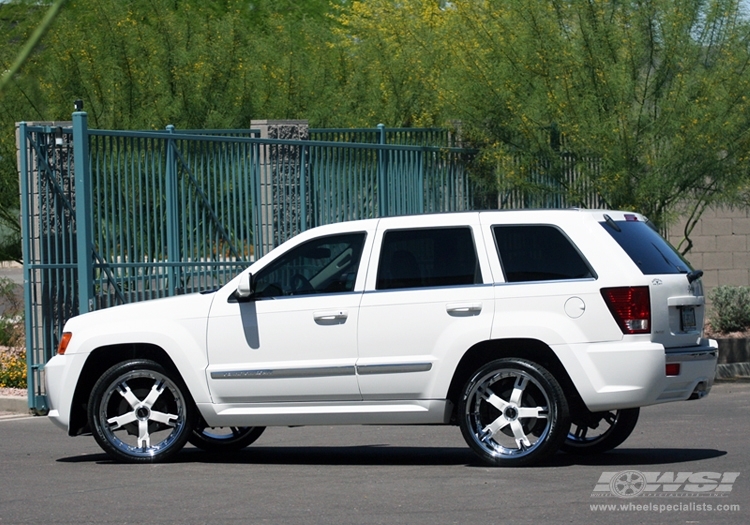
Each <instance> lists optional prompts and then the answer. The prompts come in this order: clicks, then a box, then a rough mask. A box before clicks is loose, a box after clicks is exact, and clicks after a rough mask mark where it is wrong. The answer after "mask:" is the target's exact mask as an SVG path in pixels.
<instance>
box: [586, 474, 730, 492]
mask: <svg viewBox="0 0 750 525" xmlns="http://www.w3.org/2000/svg"><path fill="white" fill-rule="evenodd" d="M739 475H740V473H739V472H641V471H639V470H623V471H621V472H602V475H601V476H600V477H599V481H597V482H596V486H594V491H593V492H592V494H591V497H611V496H616V497H618V498H635V497H636V496H642V497H652V498H655V497H683V498H684V497H701V496H704V497H705V496H711V497H726V496H727V492H731V491H732V485H733V484H734V482H735V480H736V479H737V478H738V477H739Z"/></svg>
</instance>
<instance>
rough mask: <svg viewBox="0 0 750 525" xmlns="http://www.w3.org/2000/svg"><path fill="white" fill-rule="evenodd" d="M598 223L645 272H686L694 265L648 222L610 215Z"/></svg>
mask: <svg viewBox="0 0 750 525" xmlns="http://www.w3.org/2000/svg"><path fill="white" fill-rule="evenodd" d="M601 225H602V227H603V228H604V229H605V230H607V231H608V232H609V234H610V235H611V236H612V237H613V238H614V239H615V240H616V241H617V244H619V245H620V246H622V249H623V250H625V252H626V253H627V254H628V255H629V256H630V258H631V259H632V260H633V262H634V263H635V264H636V265H638V268H640V269H641V271H642V272H643V273H644V275H655V274H665V273H667V274H670V273H688V272H690V271H692V269H693V268H692V267H691V266H690V264H688V262H687V261H686V260H685V259H683V258H682V257H681V256H680V254H679V253H677V251H676V250H675V249H674V248H673V247H672V245H671V244H669V243H668V242H667V241H665V240H664V238H663V237H662V236H661V235H659V234H658V233H657V232H656V231H655V230H654V229H653V228H651V226H650V225H649V224H648V223H645V222H643V221H614V220H611V219H610V220H609V221H608V222H602V223H601Z"/></svg>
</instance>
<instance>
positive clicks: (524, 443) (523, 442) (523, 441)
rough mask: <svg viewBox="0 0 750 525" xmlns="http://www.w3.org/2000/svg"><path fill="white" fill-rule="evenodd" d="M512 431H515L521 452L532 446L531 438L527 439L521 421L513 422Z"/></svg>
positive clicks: (514, 435) (511, 424) (514, 434)
mask: <svg viewBox="0 0 750 525" xmlns="http://www.w3.org/2000/svg"><path fill="white" fill-rule="evenodd" d="M510 429H511V430H512V431H513V437H514V438H516V445H518V448H519V449H521V450H524V449H527V448H529V447H530V446H531V442H530V441H529V438H528V437H526V433H525V432H524V431H523V425H521V422H520V421H519V420H517V419H516V420H515V421H511V423H510Z"/></svg>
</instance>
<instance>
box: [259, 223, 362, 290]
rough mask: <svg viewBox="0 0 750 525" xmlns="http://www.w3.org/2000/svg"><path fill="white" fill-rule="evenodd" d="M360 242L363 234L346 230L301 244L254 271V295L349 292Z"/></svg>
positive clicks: (357, 266)
mask: <svg viewBox="0 0 750 525" xmlns="http://www.w3.org/2000/svg"><path fill="white" fill-rule="evenodd" d="M364 242H365V234H364V233H348V234H344V235H332V236H329V237H321V238H319V239H313V240H311V241H308V242H306V243H303V244H301V245H299V246H297V247H296V248H293V249H292V250H290V251H289V252H288V253H285V254H284V255H282V256H281V257H279V259H278V260H276V261H274V262H273V263H271V264H270V265H269V266H268V267H266V268H264V269H263V270H261V271H260V272H258V275H257V276H256V277H255V296H256V297H278V296H285V295H303V294H313V293H337V292H351V291H352V290H354V281H355V279H356V277H357V269H358V268H359V260H360V257H361V255H362V246H363V245H364Z"/></svg>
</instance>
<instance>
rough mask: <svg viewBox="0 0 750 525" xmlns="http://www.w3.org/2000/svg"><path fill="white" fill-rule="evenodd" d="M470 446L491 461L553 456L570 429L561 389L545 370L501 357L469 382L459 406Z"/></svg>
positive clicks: (519, 462) (508, 463)
mask: <svg viewBox="0 0 750 525" xmlns="http://www.w3.org/2000/svg"><path fill="white" fill-rule="evenodd" d="M458 410H459V426H460V427H461V433H462V434H463V436H464V439H465V440H466V442H467V443H468V445H469V446H470V447H471V449H472V450H473V451H474V452H475V453H476V454H477V455H478V456H479V457H480V458H481V459H482V460H483V461H484V462H485V463H488V464H490V465H495V466H503V467H514V466H524V465H531V464H534V463H538V462H540V461H542V460H544V459H546V458H547V457H549V456H550V455H552V454H554V453H555V452H556V451H557V449H558V448H559V447H560V444H561V443H562V441H563V440H564V439H565V435H566V433H567V431H568V428H569V427H570V419H569V416H568V404H567V401H566V399H565V395H564V393H563V390H562V388H561V387H560V385H559V383H558V382H557V380H555V378H554V377H553V376H552V374H550V373H549V372H548V371H547V370H546V369H545V368H543V367H541V366H539V365H538V364H536V363H533V362H531V361H527V360H525V359H499V360H497V361H493V362H491V363H488V364H486V365H485V366H483V367H482V368H480V369H479V370H478V371H477V372H476V373H475V374H474V375H473V376H472V378H471V379H470V380H469V381H468V383H467V384H466V386H465V387H464V390H463V395H462V398H461V401H460V403H459V406H458Z"/></svg>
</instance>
